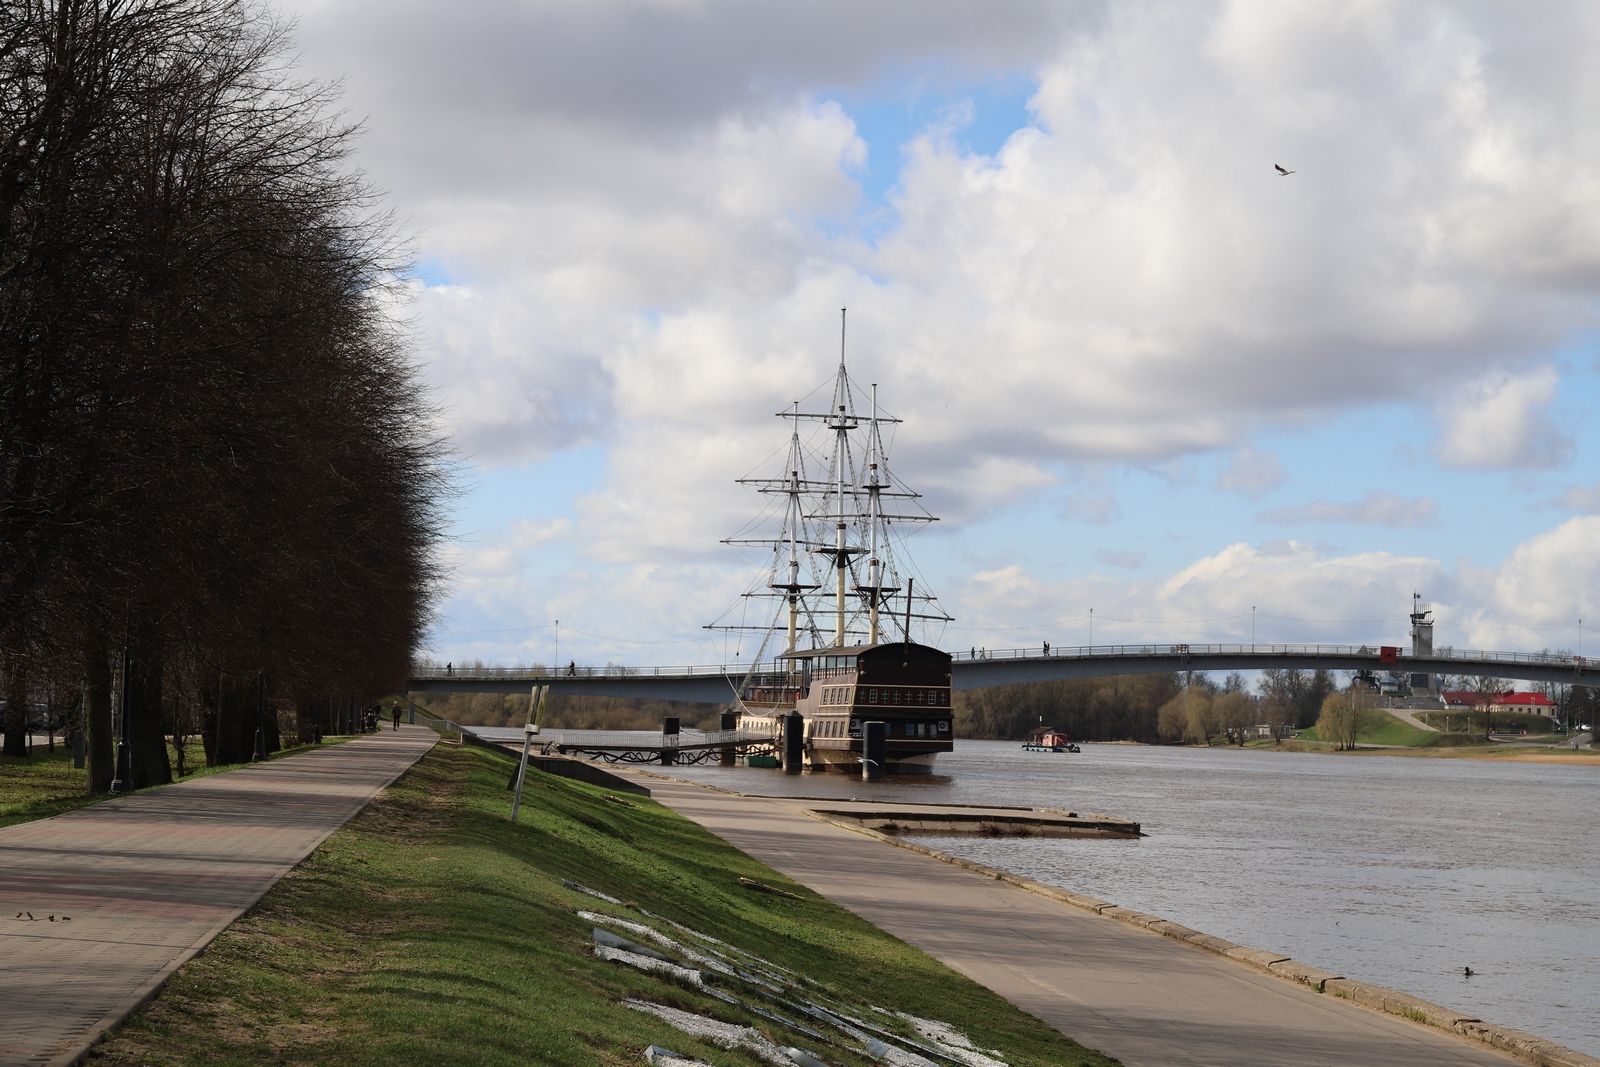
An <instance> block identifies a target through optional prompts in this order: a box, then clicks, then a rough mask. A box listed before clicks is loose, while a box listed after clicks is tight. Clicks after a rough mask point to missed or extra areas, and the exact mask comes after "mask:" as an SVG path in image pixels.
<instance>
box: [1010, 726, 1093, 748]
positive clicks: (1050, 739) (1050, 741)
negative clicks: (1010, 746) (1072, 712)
mask: <svg viewBox="0 0 1600 1067" xmlns="http://www.w3.org/2000/svg"><path fill="white" fill-rule="evenodd" d="M1022 751H1024V752H1077V751H1079V748H1078V746H1077V745H1075V744H1073V742H1072V739H1071V738H1069V737H1068V736H1067V735H1066V734H1064V733H1062V732H1061V731H1060V730H1057V729H1056V728H1055V727H1053V726H1041V727H1039V729H1037V730H1035V731H1033V733H1031V734H1029V735H1028V739H1027V740H1026V741H1024V742H1023V743H1022Z"/></svg>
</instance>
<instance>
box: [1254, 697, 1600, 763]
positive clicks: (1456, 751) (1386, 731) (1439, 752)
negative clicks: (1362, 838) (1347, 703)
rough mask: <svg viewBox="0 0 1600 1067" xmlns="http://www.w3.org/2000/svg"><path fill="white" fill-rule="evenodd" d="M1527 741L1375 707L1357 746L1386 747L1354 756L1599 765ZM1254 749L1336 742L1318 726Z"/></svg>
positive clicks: (1364, 717) (1364, 718)
mask: <svg viewBox="0 0 1600 1067" xmlns="http://www.w3.org/2000/svg"><path fill="white" fill-rule="evenodd" d="M1519 740H1524V741H1525V742H1527V744H1524V745H1508V744H1504V743H1501V742H1488V741H1485V740H1484V739H1483V736H1482V735H1481V734H1477V735H1474V734H1460V733H1443V732H1435V731H1432V730H1421V729H1418V728H1417V727H1415V726H1413V725H1411V724H1410V723H1408V722H1405V721H1403V720H1401V719H1400V718H1398V717H1396V716H1394V715H1391V714H1390V713H1389V712H1387V711H1385V710H1383V709H1381V708H1374V709H1371V710H1368V711H1364V712H1362V713H1361V721H1360V726H1359V728H1358V729H1357V731H1356V743H1357V744H1360V745H1383V746H1388V747H1385V748H1364V749H1361V748H1358V749H1355V750H1354V752H1353V753H1352V754H1354V755H1361V754H1363V753H1365V754H1368V755H1372V754H1379V755H1389V756H1434V757H1443V758H1454V759H1506V760H1513V761H1515V760H1551V761H1555V760H1559V761H1561V762H1575V763H1590V762H1600V759H1597V757H1596V754H1595V753H1594V752H1592V751H1589V750H1580V751H1573V750H1571V749H1562V748H1553V747H1547V748H1530V747H1529V745H1531V744H1537V743H1539V742H1543V743H1545V744H1547V745H1548V743H1549V742H1550V740H1551V738H1550V737H1549V736H1548V735H1546V736H1543V737H1534V736H1530V737H1528V738H1525V739H1519ZM1250 747H1252V748H1277V749H1280V750H1284V751H1290V752H1332V751H1334V748H1333V742H1331V741H1324V740H1322V738H1321V737H1320V736H1319V735H1318V733H1317V731H1316V729H1315V727H1313V728H1311V729H1309V730H1301V731H1300V733H1299V736H1297V737H1296V738H1295V739H1294V740H1293V741H1284V742H1282V743H1276V742H1272V741H1252V742H1250Z"/></svg>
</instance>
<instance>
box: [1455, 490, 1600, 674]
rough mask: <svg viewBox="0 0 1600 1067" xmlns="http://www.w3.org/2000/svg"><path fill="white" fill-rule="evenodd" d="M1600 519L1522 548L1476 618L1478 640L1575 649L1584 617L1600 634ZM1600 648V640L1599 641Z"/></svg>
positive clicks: (1499, 574)
mask: <svg viewBox="0 0 1600 1067" xmlns="http://www.w3.org/2000/svg"><path fill="white" fill-rule="evenodd" d="M1596 589H1600V516H1595V515H1586V516H1581V517H1578V518H1574V519H1568V520H1567V521H1566V522H1564V523H1562V524H1561V525H1559V526H1557V527H1555V528H1554V529H1552V530H1546V531H1544V532H1543V533H1540V534H1538V535H1537V536H1535V537H1532V538H1530V539H1529V540H1527V541H1525V542H1523V543H1522V544H1520V545H1518V546H1517V548H1516V549H1515V550H1514V551H1513V552H1512V553H1511V555H1510V556H1509V557H1508V558H1507V559H1506V561H1505V562H1504V563H1503V564H1502V565H1501V566H1500V567H1499V568H1498V569H1497V570H1496V571H1495V572H1494V574H1493V578H1492V586H1491V587H1490V588H1489V589H1487V590H1485V593H1484V600H1483V602H1482V603H1481V606H1479V607H1478V608H1477V609H1476V610H1475V611H1473V612H1472V613H1471V619H1472V625H1473V627H1474V628H1475V630H1476V632H1477V636H1476V637H1475V638H1474V639H1475V640H1477V641H1480V642H1485V647H1495V646H1492V645H1487V644H1486V643H1487V642H1488V641H1490V640H1500V641H1502V642H1503V641H1505V640H1507V639H1508V638H1509V639H1510V640H1514V641H1515V642H1516V644H1517V645H1518V646H1519V647H1523V648H1540V647H1544V646H1545V645H1552V644H1553V645H1555V646H1556V647H1562V646H1565V647H1569V648H1570V647H1573V645H1574V641H1573V638H1574V636H1575V633H1576V628H1577V620H1578V619H1579V618H1585V619H1592V620H1593V621H1594V623H1595V624H1596V625H1595V627H1594V628H1595V629H1596V630H1597V631H1600V599H1596V596H1595V590H1596ZM1596 647H1597V648H1600V640H1597V641H1596Z"/></svg>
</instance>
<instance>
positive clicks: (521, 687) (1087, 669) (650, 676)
mask: <svg viewBox="0 0 1600 1067" xmlns="http://www.w3.org/2000/svg"><path fill="white" fill-rule="evenodd" d="M1319 667H1320V668H1323V669H1325V670H1340V671H1358V670H1370V671H1399V672H1402V673H1406V674H1464V675H1471V676H1476V677H1486V678H1508V679H1517V680H1519V681H1529V682H1564V683H1568V684H1574V685H1594V684H1600V669H1597V665H1596V664H1590V663H1589V662H1588V661H1587V660H1585V659H1584V657H1582V656H1571V655H1556V654H1550V653H1543V652H1483V651H1471V650H1463V649H1442V650H1441V649H1436V650H1434V651H1432V652H1428V653H1425V654H1422V655H1415V654H1409V653H1405V652H1402V651H1400V650H1399V649H1397V648H1395V647H1393V646H1388V647H1385V646H1381V645H1277V644H1237V645H1215V644H1210V645H1202V644H1145V645H1091V646H1081V647H1077V648H1050V649H1049V650H1048V651H1047V650H1046V649H1044V648H1043V647H1037V646H1036V647H1032V648H1013V649H999V650H984V651H976V650H974V651H971V652H960V653H957V654H956V655H955V659H954V661H953V663H952V664H951V685H952V687H953V688H955V689H958V690H961V689H987V688H989V687H991V686H997V685H1016V684H1018V683H1021V682H1058V681H1066V680H1068V679H1073V678H1102V677H1107V676H1109V675H1116V674H1152V673H1161V672H1171V671H1254V670H1267V669H1272V668H1278V669H1289V670H1315V669H1317V668H1319ZM750 669H751V666H750V665H748V664H735V665H727V664H723V665H715V666H705V665H702V666H675V667H614V666H613V667H584V666H580V665H578V664H572V665H570V666H568V667H563V668H559V669H556V670H552V669H550V668H548V667H470V668H462V667H421V666H418V667H413V669H412V672H411V680H410V682H409V686H408V688H409V690H410V691H411V692H413V693H419V694H420V693H526V692H528V691H529V690H530V689H531V688H532V687H533V686H535V685H548V686H550V687H551V691H552V692H556V693H562V694H565V695H570V696H606V697H631V698H634V699H638V700H677V701H685V702H691V703H703V704H723V703H726V702H727V701H728V700H730V699H731V698H732V696H733V694H734V693H735V692H736V691H737V689H738V687H739V685H740V683H741V682H742V680H743V679H744V677H745V675H746V673H747V672H748V671H749V670H750Z"/></svg>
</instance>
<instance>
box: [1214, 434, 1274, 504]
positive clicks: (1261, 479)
mask: <svg viewBox="0 0 1600 1067" xmlns="http://www.w3.org/2000/svg"><path fill="white" fill-rule="evenodd" d="M1288 477H1289V474H1288V472H1287V471H1285V470H1284V469H1283V463H1282V462H1281V461H1280V460H1279V459H1278V457H1277V456H1276V455H1274V454H1272V453H1271V452H1258V451H1256V450H1255V449H1254V448H1251V447H1248V446H1247V447H1245V448H1241V449H1239V450H1237V451H1236V452H1234V454H1233V457H1232V458H1231V459H1230V460H1229V461H1228V466H1227V467H1226V468H1225V469H1224V470H1223V471H1222V473H1221V474H1219V475H1217V488H1218V489H1222V490H1226V491H1227V492H1230V493H1239V494H1241V495H1242V496H1247V497H1251V498H1253V499H1255V498H1260V497H1263V496H1265V495H1266V494H1268V493H1270V492H1272V490H1274V489H1276V488H1277V487H1278V486H1280V485H1282V484H1283V483H1284V481H1286V480H1287V479H1288Z"/></svg>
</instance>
